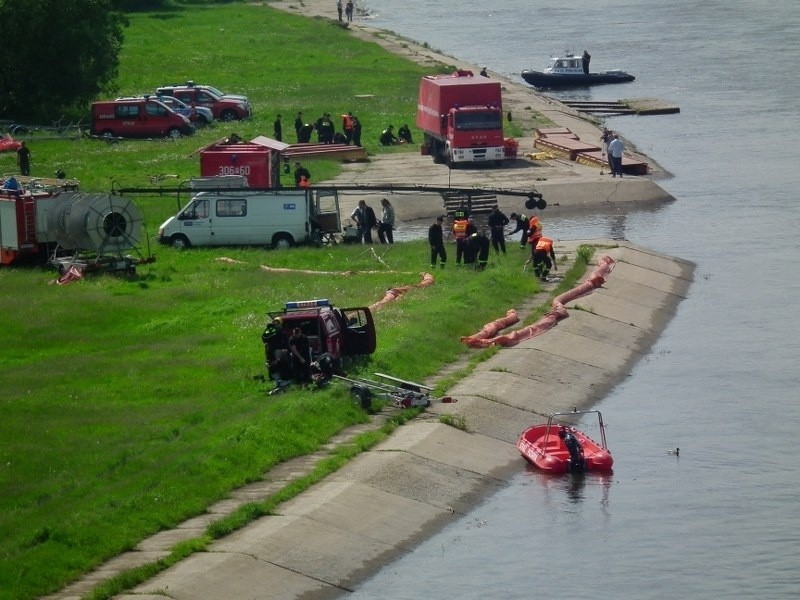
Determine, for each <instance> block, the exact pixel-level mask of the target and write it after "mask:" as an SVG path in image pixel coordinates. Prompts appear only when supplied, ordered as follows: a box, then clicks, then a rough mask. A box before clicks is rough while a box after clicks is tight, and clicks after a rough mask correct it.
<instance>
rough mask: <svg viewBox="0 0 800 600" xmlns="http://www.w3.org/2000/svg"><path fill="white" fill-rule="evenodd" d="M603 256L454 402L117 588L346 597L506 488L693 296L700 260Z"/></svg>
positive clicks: (136, 595) (638, 251)
mask: <svg viewBox="0 0 800 600" xmlns="http://www.w3.org/2000/svg"><path fill="white" fill-rule="evenodd" d="M577 246H578V242H572V243H568V244H563V243H562V244H559V247H558V248H557V253H558V255H559V256H574V252H575V249H576V248H577ZM598 256H609V257H611V258H612V259H614V261H616V262H615V265H614V269H613V270H612V272H611V273H610V274H609V276H608V278H607V281H606V283H605V284H604V285H603V286H602V287H601V288H598V289H596V290H595V291H594V292H593V293H591V294H589V295H588V296H584V297H582V298H580V299H579V300H578V301H576V302H575V303H573V304H572V305H567V309H568V312H569V317H568V318H567V319H565V320H563V321H561V322H560V323H559V324H558V325H557V326H556V327H555V328H554V329H552V330H550V331H549V332H547V333H545V334H543V335H541V336H538V337H535V338H532V339H530V340H528V341H525V342H522V343H520V344H519V345H517V346H515V347H512V348H505V349H502V350H501V351H500V352H498V353H497V354H496V355H495V356H493V357H492V358H491V359H489V360H487V361H486V362H484V363H482V364H480V365H479V366H478V368H477V369H476V370H475V372H474V373H473V374H471V375H470V376H469V377H467V378H465V379H464V380H463V381H461V382H460V383H458V384H457V385H456V386H455V387H454V388H453V389H452V390H450V394H451V395H452V397H453V398H455V399H457V402H455V403H438V402H437V403H434V405H433V406H432V407H431V408H430V409H429V411H428V416H427V417H422V418H420V419H418V420H416V421H414V422H412V423H410V424H407V425H405V426H403V427H401V428H400V429H398V430H397V431H396V432H395V434H394V435H392V436H391V438H390V439H388V440H387V441H385V442H384V443H382V444H380V445H379V446H377V447H375V448H374V449H372V450H371V451H369V452H366V453H364V454H362V455H360V456H359V457H357V458H356V459H354V460H353V461H352V462H351V463H350V464H348V465H347V466H346V467H344V468H343V469H341V470H340V471H339V472H337V473H335V474H334V475H332V476H331V477H329V478H328V479H326V480H325V481H323V482H321V483H319V484H317V485H316V486H314V487H313V488H312V489H310V490H309V491H307V492H305V493H303V494H302V495H300V496H299V497H297V498H295V499H293V500H291V501H289V502H287V503H286V504H284V505H282V506H281V507H280V511H279V512H280V514H279V515H275V516H269V517H265V518H262V519H260V520H258V521H256V522H254V523H252V524H250V525H248V526H247V527H245V528H244V529H242V530H241V531H238V532H236V533H234V534H232V535H230V536H228V537H227V538H225V539H222V540H219V541H217V542H215V543H214V544H213V545H212V547H211V548H210V549H209V551H208V552H203V553H199V554H195V555H192V556H190V557H189V558H187V559H186V560H184V561H183V562H181V563H180V564H178V565H176V566H175V567H173V568H171V569H169V570H167V571H165V572H164V573H162V574H160V575H158V576H157V577H155V578H154V579H152V580H151V581H148V582H147V583H145V584H143V585H140V586H138V587H137V588H136V589H135V590H133V591H132V592H131V593H129V594H126V595H123V596H120V598H122V599H124V600H143V599H150V600H157V599H158V598H162V597H163V596H162V595H161V594H162V592H164V593H166V594H167V595H168V597H171V598H181V599H187V600H188V599H193V598H203V599H204V600H217V599H218V600H223V599H226V600H227V599H229V598H257V599H284V598H286V599H289V598H336V597H341V596H342V595H343V594H345V593H346V592H347V591H348V590H352V589H354V588H355V587H356V586H357V585H358V583H359V582H360V581H363V580H364V579H366V578H367V577H369V576H370V575H371V574H373V573H374V572H375V571H377V570H378V569H379V568H380V567H382V566H383V565H385V564H387V563H389V562H391V561H392V560H394V559H396V558H398V557H399V556H401V555H403V554H405V553H407V552H410V551H411V550H412V549H413V548H414V547H415V545H417V544H418V543H419V542H420V541H422V540H423V539H425V538H426V537H427V536H429V535H430V534H431V533H432V532H434V531H436V530H438V529H440V528H441V527H443V526H444V525H446V524H447V523H449V522H451V521H452V520H454V519H457V518H459V517H460V516H461V515H462V514H464V513H466V512H467V511H469V510H470V508H471V507H473V506H474V505H475V503H476V502H478V501H479V500H480V499H481V498H484V497H486V495H487V494H491V493H492V492H493V491H496V490H498V489H500V488H501V487H502V486H504V485H506V482H507V480H508V479H509V477H510V476H511V475H512V474H513V473H517V472H519V471H520V470H523V469H525V468H527V467H526V463H525V461H524V460H523V459H522V458H521V457H520V455H519V454H518V453H517V451H516V449H515V446H514V443H515V442H516V439H517V437H518V436H519V434H520V432H521V429H522V428H523V427H524V426H526V425H528V424H533V423H535V422H539V421H541V420H542V417H543V415H546V414H548V413H550V412H553V411H558V410H568V409H570V408H572V407H574V406H577V407H579V408H580V407H588V406H590V405H592V404H593V403H594V402H596V401H598V400H600V399H601V398H602V397H603V396H604V395H605V394H606V393H607V392H608V390H610V389H611V388H612V387H613V386H614V385H615V383H616V382H618V381H619V380H620V379H621V378H624V377H625V376H626V375H627V373H629V371H630V369H631V367H632V365H633V364H634V363H635V362H636V361H637V360H639V358H640V357H641V356H643V355H644V354H645V353H646V352H647V350H648V348H649V347H650V346H651V344H652V343H653V341H654V340H655V339H656V338H657V336H658V335H659V333H660V332H661V331H662V330H663V328H664V326H665V324H666V323H667V322H668V321H669V319H670V317H671V316H672V315H673V313H674V311H675V308H676V306H677V305H678V303H679V302H680V301H681V300H682V299H683V298H684V297H685V294H686V291H687V289H688V287H689V285H690V282H691V277H692V273H693V269H694V267H693V265H692V264H690V263H687V262H684V261H681V260H678V259H675V258H671V257H668V256H664V255H660V254H657V253H654V252H651V251H649V250H647V249H644V248H640V247H636V246H633V245H631V244H622V245H618V246H612V247H609V248H607V249H601V250H599V251H598ZM575 305H580V309H576V308H575ZM503 308H505V307H503ZM499 312H501V313H502V312H503V311H502V310H499ZM445 413H451V414H453V415H459V416H463V418H464V421H465V423H466V425H467V431H462V430H460V429H456V428H454V427H451V426H448V425H444V424H442V423H440V422H439V421H438V420H436V417H437V416H438V415H440V414H445ZM612 442H613V440H612ZM612 451H613V443H612ZM617 458H618V460H624V458H622V457H617ZM268 478H269V476H268Z"/></svg>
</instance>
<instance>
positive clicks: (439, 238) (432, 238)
mask: <svg viewBox="0 0 800 600" xmlns="http://www.w3.org/2000/svg"><path fill="white" fill-rule="evenodd" d="M443 223H444V217H441V216H439V217H436V221H434V223H433V225H431V226H430V228H429V229H428V243H429V244H430V245H431V268H432V269H435V268H436V259H437V258H439V259H440V260H441V263H440V264H439V266H440V267H441V268H442V269H444V265H445V263H446V262H447V252H446V251H445V249H444V228H443V227H442V224H443Z"/></svg>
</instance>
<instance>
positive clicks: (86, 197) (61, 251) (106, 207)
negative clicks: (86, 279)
mask: <svg viewBox="0 0 800 600" xmlns="http://www.w3.org/2000/svg"><path fill="white" fill-rule="evenodd" d="M143 221H144V218H143V216H142V212H141V211H140V210H139V208H138V207H137V206H136V205H135V204H134V203H133V202H132V201H131V200H130V199H129V198H126V197H122V196H114V195H109V194H85V193H81V192H74V193H64V194H60V195H59V196H58V198H56V199H55V201H54V202H53V205H52V206H51V207H50V209H49V211H48V214H47V230H48V235H49V236H50V239H52V240H53V241H54V242H55V243H56V244H57V246H56V250H55V251H54V253H53V257H52V259H51V261H50V263H51V264H52V265H53V266H55V267H56V268H58V270H59V271H60V272H61V273H62V275H66V274H67V272H72V273H73V274H77V276H80V274H82V273H83V272H84V271H86V270H104V271H123V272H125V273H128V274H132V273H134V272H135V266H136V265H137V264H141V263H144V262H152V261H153V260H154V259H153V258H152V257H151V258H148V259H144V258H142V257H141V254H140V253H139V251H138V246H139V242H140V240H141V238H142V223H143ZM129 250H135V251H136V254H137V255H138V256H137V257H131V256H124V255H123V252H125V251H129Z"/></svg>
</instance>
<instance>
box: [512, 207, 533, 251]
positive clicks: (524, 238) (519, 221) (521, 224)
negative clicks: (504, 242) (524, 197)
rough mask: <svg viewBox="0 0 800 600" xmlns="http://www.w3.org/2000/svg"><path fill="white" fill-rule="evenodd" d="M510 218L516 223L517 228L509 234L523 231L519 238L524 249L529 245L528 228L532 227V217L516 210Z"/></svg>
mask: <svg viewBox="0 0 800 600" xmlns="http://www.w3.org/2000/svg"><path fill="white" fill-rule="evenodd" d="M509 218H510V219H511V220H512V221H514V222H515V223H516V228H515V229H514V231H512V232H511V233H509V234H508V235H514V234H515V233H517V232H518V231H521V232H522V233H521V234H520V236H521V237H520V238H519V247H520V248H522V249H523V250H524V249H525V247H526V246H527V245H528V229H529V228H530V225H529V223H530V219H529V218H528V217H526V216H525V215H522V214H520V215H518V214H517V213H515V212H512V213H511V216H510V217H509Z"/></svg>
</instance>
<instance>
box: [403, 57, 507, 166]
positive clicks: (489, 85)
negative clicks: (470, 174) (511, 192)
mask: <svg viewBox="0 0 800 600" xmlns="http://www.w3.org/2000/svg"><path fill="white" fill-rule="evenodd" d="M417 127H419V128H420V129H422V131H423V133H424V136H425V139H424V141H423V144H422V154H430V155H431V156H432V157H433V160H434V161H435V162H437V163H438V162H442V163H447V164H448V165H450V166H454V165H456V164H458V163H464V162H491V163H492V164H499V163H500V162H501V161H503V160H505V159H506V158H516V147H517V143H516V141H515V140H513V139H509V140H506V139H504V138H503V99H502V95H501V92H500V82H499V81H494V80H492V79H489V78H488V77H482V76H478V77H476V76H474V75H473V74H472V71H463V70H459V71H455V72H454V73H453V74H451V75H428V76H426V77H423V78H422V80H421V81H420V84H419V101H418V103H417Z"/></svg>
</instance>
